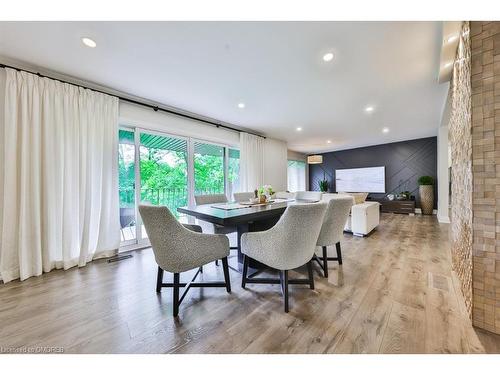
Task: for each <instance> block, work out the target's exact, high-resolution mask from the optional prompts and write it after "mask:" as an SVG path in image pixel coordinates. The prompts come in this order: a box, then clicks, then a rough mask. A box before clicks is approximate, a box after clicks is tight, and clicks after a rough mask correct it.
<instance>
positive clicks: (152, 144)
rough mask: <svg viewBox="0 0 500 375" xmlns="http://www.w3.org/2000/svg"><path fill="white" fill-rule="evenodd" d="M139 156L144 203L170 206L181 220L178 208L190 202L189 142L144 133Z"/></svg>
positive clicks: (142, 133)
mask: <svg viewBox="0 0 500 375" xmlns="http://www.w3.org/2000/svg"><path fill="white" fill-rule="evenodd" d="M139 155H140V186H141V203H148V204H153V205H161V206H167V207H168V208H169V209H170V211H171V212H172V213H173V214H174V215H175V216H176V217H177V218H180V214H179V212H177V208H178V207H182V206H185V205H187V200H188V188H187V186H188V180H187V175H188V173H187V140H185V139H181V138H174V137H170V136H164V135H158V134H150V133H146V132H141V134H140V146H139ZM141 236H142V238H147V234H146V230H145V229H144V227H143V226H142V227H141Z"/></svg>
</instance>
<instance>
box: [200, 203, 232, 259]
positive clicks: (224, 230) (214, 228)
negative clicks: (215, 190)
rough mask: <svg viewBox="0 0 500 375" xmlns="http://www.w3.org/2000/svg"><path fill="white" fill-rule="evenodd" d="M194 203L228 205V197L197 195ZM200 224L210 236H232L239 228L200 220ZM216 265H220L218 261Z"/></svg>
mask: <svg viewBox="0 0 500 375" xmlns="http://www.w3.org/2000/svg"><path fill="white" fill-rule="evenodd" d="M194 201H195V203H196V205H197V206H200V205H202V204H215V203H227V202H228V201H227V197H226V195H225V194H208V195H195V197H194ZM198 224H199V225H200V226H201V228H202V230H203V233H210V234H230V233H234V232H236V230H237V228H236V227H234V226H224V225H218V224H214V223H209V222H208V221H203V220H198ZM230 249H231V250H235V249H237V247H236V246H232V247H230ZM215 264H216V265H218V264H219V261H218V260H216V261H215Z"/></svg>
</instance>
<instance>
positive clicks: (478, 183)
mask: <svg viewBox="0 0 500 375" xmlns="http://www.w3.org/2000/svg"><path fill="white" fill-rule="evenodd" d="M470 39H471V72H470V74H471V88H472V170H473V195H472V208H473V243H472V261H473V266H472V269H473V272H472V277H473V279H472V281H473V308H472V321H473V324H474V325H475V326H477V327H480V328H484V329H486V330H488V331H491V332H495V333H499V334H500V22H482V21H481V22H471V25H470Z"/></svg>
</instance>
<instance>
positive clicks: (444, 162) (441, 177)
mask: <svg viewBox="0 0 500 375" xmlns="http://www.w3.org/2000/svg"><path fill="white" fill-rule="evenodd" d="M450 113H451V98H450V95H448V98H447V100H446V103H445V106H444V109H443V116H442V119H441V124H440V126H439V130H438V136H437V159H438V161H437V184H438V197H437V200H438V201H437V202H438V209H437V219H438V220H439V222H440V223H449V222H450V217H449V182H450V181H449V176H448V167H449V155H450V150H449V142H448V124H449V122H450Z"/></svg>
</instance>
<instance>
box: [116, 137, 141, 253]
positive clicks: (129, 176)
mask: <svg viewBox="0 0 500 375" xmlns="http://www.w3.org/2000/svg"><path fill="white" fill-rule="evenodd" d="M118 139H119V141H118V189H119V190H118V194H119V197H120V227H121V241H122V243H123V244H131V243H135V242H136V239H137V233H136V207H135V172H136V168H135V140H134V131H133V130H129V129H120V130H119V137H118Z"/></svg>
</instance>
